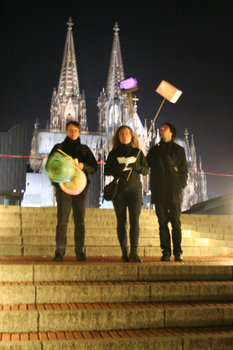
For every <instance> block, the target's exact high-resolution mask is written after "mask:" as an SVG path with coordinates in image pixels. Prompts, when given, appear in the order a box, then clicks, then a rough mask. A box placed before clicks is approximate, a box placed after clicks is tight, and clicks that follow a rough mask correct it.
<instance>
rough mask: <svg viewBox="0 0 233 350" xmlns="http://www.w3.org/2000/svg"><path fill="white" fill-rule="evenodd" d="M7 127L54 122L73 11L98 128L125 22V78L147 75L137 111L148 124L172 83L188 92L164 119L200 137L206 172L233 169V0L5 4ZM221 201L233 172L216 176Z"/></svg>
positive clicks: (2, 126) (3, 103)
mask: <svg viewBox="0 0 233 350" xmlns="http://www.w3.org/2000/svg"><path fill="white" fill-rule="evenodd" d="M0 12H1V14H0V19H1V20H0V33H1V34H0V35H1V55H0V79H1V84H0V89H1V91H0V92H1V93H0V96H1V98H0V131H8V130H9V129H10V128H11V127H12V126H14V125H15V124H17V123H21V122H27V123H28V127H29V141H30V140H31V133H32V130H33V124H34V122H35V120H36V119H39V121H40V128H45V126H46V122H47V120H49V118H50V112H49V110H50V104H51V97H52V91H53V88H54V87H57V85H58V81H59V76H60V70H61V64H62V57H63V51H64V45H65V38H66V33H67V25H66V23H67V20H68V18H69V17H71V18H72V20H73V23H74V26H73V36H74V43H75V52H76V60H77V68H78V77H79V85H80V90H81V91H83V90H84V91H85V95H86V102H87V121H88V126H89V130H90V131H96V130H97V125H98V109H97V98H98V96H99V94H100V92H101V90H102V88H103V87H105V86H106V82H107V75H108V69H109V63H110V55H111V48H112V41H113V27H114V24H115V22H118V25H119V28H120V32H119V37H120V44H121V52H122V58H123V66H124V72H125V77H126V78H127V77H130V76H134V77H136V78H137V80H138V82H139V90H138V91H137V97H138V98H139V101H138V114H139V117H140V118H141V121H142V122H143V124H144V120H145V119H147V122H148V123H147V124H148V126H149V125H150V122H151V120H152V119H153V118H154V116H155V114H156V111H157V109H158V108H159V105H160V103H161V102H162V97H161V96H160V95H158V94H157V93H156V92H155V90H156V88H157V86H158V85H159V83H160V82H161V80H166V81H168V82H170V83H171V84H173V85H175V86H176V87H177V88H178V89H180V90H182V91H183V94H182V95H181V97H180V99H179V100H178V102H177V103H176V104H172V103H170V102H168V101H166V102H165V104H164V106H163V108H162V110H161V112H160V114H159V116H158V119H157V122H156V127H157V128H159V127H160V126H161V124H162V123H163V122H166V121H168V122H171V123H173V124H174V125H175V126H176V127H177V130H178V137H179V136H180V137H183V133H184V130H185V128H187V129H188V131H189V133H190V134H193V135H194V142H195V146H196V151H197V156H198V157H199V156H201V157H202V165H203V169H204V170H205V171H207V172H213V173H226V174H233V157H232V149H233V141H232V140H233V137H232V131H233V122H232V105H233V104H232V92H233V86H232V56H233V55H232V53H233V50H232V39H233V35H232V14H233V2H232V0H229V1H225V0H222V1H220V2H217V3H216V2H213V3H212V2H210V1H205V0H202V1H199V0H196V1H186V2H185V4H184V2H183V1H182V2H181V1H174V0H173V1H169V0H167V1H146V0H144V1H143V2H140V3H139V4H138V3H135V2H132V1H130V0H128V1H120V0H119V1H111V0H108V1H86V0H83V1H79V0H76V1H59V0H57V1H49V0H47V1H23V0H22V1H14V2H6V1H5V2H4V5H3V4H2V5H1V7H0ZM207 184H208V195H209V198H213V197H216V196H219V195H222V194H225V193H229V192H231V191H233V177H222V176H213V175H208V176H207Z"/></svg>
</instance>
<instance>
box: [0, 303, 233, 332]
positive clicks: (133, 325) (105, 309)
mask: <svg viewBox="0 0 233 350" xmlns="http://www.w3.org/2000/svg"><path fill="white" fill-rule="evenodd" d="M219 324H221V326H232V324H233V303H228V304H227V303H224V304H223V303H210V302H209V303H208V304H206V303H203V304H202V303H180V304H175V303H173V304H172V303H169V304H159V303H153V302H152V303H127V304H125V303H114V304H113V303H110V304H109V303H87V304H82V303H77V302H76V303H74V302H70V303H62V304H59V303H56V304H49V303H46V304H45V305H43V304H42V305H40V304H37V305H34V304H29V305H25V304H24V305H13V306H11V307H10V306H9V305H4V306H3V307H0V332H2V333H10V332H13V333H31V332H69V331H71V332H75V331H113V330H116V329H118V330H120V329H121V330H124V329H127V328H128V329H148V328H154V329H156V328H163V327H164V328H172V327H212V326H218V325H219Z"/></svg>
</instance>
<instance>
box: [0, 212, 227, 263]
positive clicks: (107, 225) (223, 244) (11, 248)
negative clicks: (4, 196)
mask: <svg viewBox="0 0 233 350" xmlns="http://www.w3.org/2000/svg"><path fill="white" fill-rule="evenodd" d="M71 216H72V215H71ZM212 217H213V220H212V221H211V218H212ZM212 217H210V216H207V215H202V216H201V215H182V227H183V241H182V246H183V248H184V254H185V256H223V255H229V254H231V253H233V237H232V230H233V221H232V217H231V216H224V217H223V218H222V217H220V216H212ZM0 218H1V226H0V255H2V256H12V255H15V256H21V255H24V256H53V255H54V251H55V230H56V208H50V207H49V208H24V207H23V208H19V207H15V208H11V207H10V206H0ZM127 228H129V224H128V223H127ZM73 231H74V225H73V222H72V217H71V218H70V222H69V225H68V230H67V249H66V255H67V256H74V238H73ZM85 245H86V247H85V249H86V255H87V256H89V257H93V256H96V257H98V256H99V257H108V256H119V257H120V256H121V250H120V248H119V243H118V239H117V235H116V218H115V214H114V210H111V209H93V208H92V209H91V208H88V209H87V215H86V241H85ZM138 252H139V255H140V256H142V257H151V256H159V255H160V254H161V250H160V241H159V228H158V222H157V219H156V217H155V213H154V212H153V211H152V210H142V214H141V217H140V238H139V249H138Z"/></svg>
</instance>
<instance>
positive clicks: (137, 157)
mask: <svg viewBox="0 0 233 350" xmlns="http://www.w3.org/2000/svg"><path fill="white" fill-rule="evenodd" d="M165 100H166V98H165V97H164V99H163V101H162V103H161V105H160V106H159V109H158V110H157V113H156V115H155V117H154V120H153V121H152V123H151V126H150V128H149V130H148V132H147V135H146V136H147V137H148V135H149V133H150V131H151V129H152V126H153V124H154V123H155V121H156V119H157V117H158V115H159V112H160V111H161V108H162V107H163V104H164V102H165ZM140 152H141V149H139V151H138V154H137V157H136V161H137V159H138V157H139V154H140ZM132 171H133V168H131V169H130V172H129V174H128V177H127V179H126V181H128V180H129V178H130V175H131V173H132Z"/></svg>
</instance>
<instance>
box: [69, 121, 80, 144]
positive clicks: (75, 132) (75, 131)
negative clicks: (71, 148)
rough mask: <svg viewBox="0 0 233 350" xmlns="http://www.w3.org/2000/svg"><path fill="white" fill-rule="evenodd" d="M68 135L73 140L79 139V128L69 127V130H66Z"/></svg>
mask: <svg viewBox="0 0 233 350" xmlns="http://www.w3.org/2000/svg"><path fill="white" fill-rule="evenodd" d="M66 135H67V136H68V137H69V138H70V139H71V140H77V138H78V137H79V128H78V127H77V126H75V125H73V124H70V125H68V128H67V129H66Z"/></svg>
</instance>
